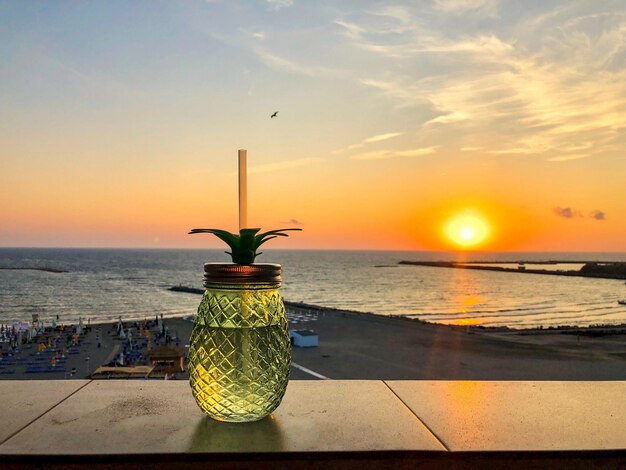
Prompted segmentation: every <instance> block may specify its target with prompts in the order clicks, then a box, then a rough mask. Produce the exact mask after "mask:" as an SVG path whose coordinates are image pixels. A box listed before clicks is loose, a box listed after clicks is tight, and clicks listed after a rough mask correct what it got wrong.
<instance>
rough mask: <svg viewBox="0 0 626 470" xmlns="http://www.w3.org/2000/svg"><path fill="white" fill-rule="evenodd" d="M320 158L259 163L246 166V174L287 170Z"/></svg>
mask: <svg viewBox="0 0 626 470" xmlns="http://www.w3.org/2000/svg"><path fill="white" fill-rule="evenodd" d="M321 161H322V159H321V158H298V159H296V160H284V161H282V162H275V163H265V164H261V165H252V166H249V167H248V174H249V175H252V174H259V173H269V172H272V171H280V170H288V169H291V168H299V167H303V166H308V165H311V164H312V163H317V162H321Z"/></svg>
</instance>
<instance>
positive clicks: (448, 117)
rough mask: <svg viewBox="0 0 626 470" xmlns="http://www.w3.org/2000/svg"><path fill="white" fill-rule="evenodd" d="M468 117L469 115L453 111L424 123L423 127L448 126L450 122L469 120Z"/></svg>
mask: <svg viewBox="0 0 626 470" xmlns="http://www.w3.org/2000/svg"><path fill="white" fill-rule="evenodd" d="M469 117H470V116H469V114H466V113H459V112H456V111H455V112H452V113H449V114H443V115H441V116H437V117H436V118H434V119H431V120H429V121H426V122H425V123H424V126H428V125H432V124H450V123H452V122H458V121H465V120H466V119H469Z"/></svg>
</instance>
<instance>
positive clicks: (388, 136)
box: [333, 132, 402, 154]
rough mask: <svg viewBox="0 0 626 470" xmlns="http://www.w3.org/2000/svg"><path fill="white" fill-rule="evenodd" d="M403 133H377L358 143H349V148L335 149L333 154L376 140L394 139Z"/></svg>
mask: <svg viewBox="0 0 626 470" xmlns="http://www.w3.org/2000/svg"><path fill="white" fill-rule="evenodd" d="M400 135H402V132H387V133H386V134H377V135H374V136H372V137H368V138H366V139H363V140H362V141H361V142H359V143H358V144H352V145H348V147H347V149H339V150H335V151H334V152H333V154H338V153H343V152H344V151H345V150H354V149H358V148H361V147H363V146H365V145H366V144H373V143H375V142H383V141H385V140H389V139H393V138H394V137H398V136H400Z"/></svg>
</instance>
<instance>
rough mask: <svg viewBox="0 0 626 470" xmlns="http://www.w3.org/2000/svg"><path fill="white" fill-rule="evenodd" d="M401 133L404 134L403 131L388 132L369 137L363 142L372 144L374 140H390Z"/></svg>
mask: <svg viewBox="0 0 626 470" xmlns="http://www.w3.org/2000/svg"><path fill="white" fill-rule="evenodd" d="M399 135H402V133H401V132H387V133H386V134H378V135H374V136H372V137H368V138H367V139H364V140H363V143H364V144H370V143H372V142H382V141H383V140H389V139H392V138H394V137H397V136H399Z"/></svg>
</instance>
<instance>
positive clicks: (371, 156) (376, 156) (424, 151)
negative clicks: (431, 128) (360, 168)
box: [350, 146, 439, 160]
mask: <svg viewBox="0 0 626 470" xmlns="http://www.w3.org/2000/svg"><path fill="white" fill-rule="evenodd" d="M438 148H439V146H432V147H423V148H416V149H412V150H401V151H395V150H379V151H376V152H365V153H360V154H357V155H352V156H351V157H350V158H351V159H353V160H386V159H388V158H395V157H417V156H420V155H429V154H431V153H435V152H436V151H437V149H438Z"/></svg>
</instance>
